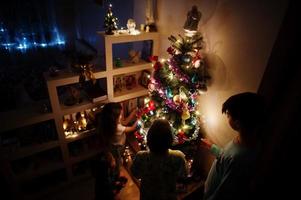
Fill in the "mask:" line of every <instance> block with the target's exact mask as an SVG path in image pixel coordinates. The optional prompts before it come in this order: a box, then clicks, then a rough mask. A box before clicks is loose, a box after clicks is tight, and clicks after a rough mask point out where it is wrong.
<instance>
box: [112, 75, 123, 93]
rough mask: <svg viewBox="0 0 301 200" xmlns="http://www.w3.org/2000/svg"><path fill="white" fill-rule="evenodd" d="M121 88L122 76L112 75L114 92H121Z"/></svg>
mask: <svg viewBox="0 0 301 200" xmlns="http://www.w3.org/2000/svg"><path fill="white" fill-rule="evenodd" d="M122 89H123V81H122V76H114V92H118V91H119V92H121V91H122Z"/></svg>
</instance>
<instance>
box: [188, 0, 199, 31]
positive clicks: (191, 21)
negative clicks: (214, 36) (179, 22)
mask: <svg viewBox="0 0 301 200" xmlns="http://www.w3.org/2000/svg"><path fill="white" fill-rule="evenodd" d="M201 17H202V13H201V12H200V11H198V8H197V6H195V5H194V6H192V8H191V10H190V11H189V12H188V13H187V19H186V22H185V24H184V29H185V30H187V31H197V29H198V24H199V21H200V19H201Z"/></svg>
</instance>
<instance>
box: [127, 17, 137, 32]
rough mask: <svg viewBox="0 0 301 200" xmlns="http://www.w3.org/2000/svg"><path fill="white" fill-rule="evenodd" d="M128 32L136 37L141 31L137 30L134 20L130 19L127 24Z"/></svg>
mask: <svg viewBox="0 0 301 200" xmlns="http://www.w3.org/2000/svg"><path fill="white" fill-rule="evenodd" d="M126 26H127V28H128V32H129V34H130V35H136V34H137V33H138V32H139V31H138V30H136V29H135V28H136V22H135V20H133V19H128V21H127V24H126Z"/></svg>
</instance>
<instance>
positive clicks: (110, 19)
mask: <svg viewBox="0 0 301 200" xmlns="http://www.w3.org/2000/svg"><path fill="white" fill-rule="evenodd" d="M112 7H113V6H112V4H109V8H108V11H107V14H106V16H105V21H104V28H105V33H106V34H107V35H113V34H114V32H113V31H115V30H117V29H118V27H117V23H118V18H117V17H114V16H113V11H112Z"/></svg>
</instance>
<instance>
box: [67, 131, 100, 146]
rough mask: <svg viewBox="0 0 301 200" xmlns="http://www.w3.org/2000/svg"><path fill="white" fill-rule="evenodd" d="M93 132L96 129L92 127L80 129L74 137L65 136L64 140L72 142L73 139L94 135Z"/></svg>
mask: <svg viewBox="0 0 301 200" xmlns="http://www.w3.org/2000/svg"><path fill="white" fill-rule="evenodd" d="M95 133H96V129H95V128H93V129H91V130H86V131H82V132H80V133H78V134H77V135H76V136H74V137H72V136H70V137H66V138H65V140H66V142H67V143H70V142H74V141H77V140H81V139H84V138H86V137H90V136H92V135H94V134H95Z"/></svg>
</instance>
